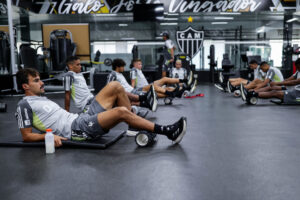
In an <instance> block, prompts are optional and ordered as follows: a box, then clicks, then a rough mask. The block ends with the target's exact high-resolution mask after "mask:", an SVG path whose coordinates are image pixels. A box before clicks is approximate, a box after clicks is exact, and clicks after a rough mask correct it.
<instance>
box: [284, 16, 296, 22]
mask: <svg viewBox="0 0 300 200" xmlns="http://www.w3.org/2000/svg"><path fill="white" fill-rule="evenodd" d="M295 21H298V18H297V17H294V18H292V19H289V20H287V21H286V23H291V22H295Z"/></svg>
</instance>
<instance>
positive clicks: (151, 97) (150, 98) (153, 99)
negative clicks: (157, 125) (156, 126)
mask: <svg viewBox="0 0 300 200" xmlns="http://www.w3.org/2000/svg"><path fill="white" fill-rule="evenodd" d="M147 104H148V105H149V107H148V108H149V109H150V110H152V111H153V112H155V111H156V109H157V95H156V92H155V90H154V87H153V85H151V86H150V89H149V91H148V92H147Z"/></svg>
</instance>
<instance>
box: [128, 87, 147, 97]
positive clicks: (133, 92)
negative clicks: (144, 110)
mask: <svg viewBox="0 0 300 200" xmlns="http://www.w3.org/2000/svg"><path fill="white" fill-rule="evenodd" d="M130 93H132V94H136V95H140V94H142V93H144V92H143V88H134V89H133V90H132V91H131V92H130Z"/></svg>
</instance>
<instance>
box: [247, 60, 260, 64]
mask: <svg viewBox="0 0 300 200" xmlns="http://www.w3.org/2000/svg"><path fill="white" fill-rule="evenodd" d="M253 64H257V65H258V62H257V61H256V60H251V61H250V62H249V65H253Z"/></svg>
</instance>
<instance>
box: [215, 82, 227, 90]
mask: <svg viewBox="0 0 300 200" xmlns="http://www.w3.org/2000/svg"><path fill="white" fill-rule="evenodd" d="M215 87H216V88H218V89H219V90H221V91H223V92H225V90H224V88H223V87H222V86H221V85H220V84H217V83H216V84H215Z"/></svg>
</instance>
